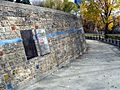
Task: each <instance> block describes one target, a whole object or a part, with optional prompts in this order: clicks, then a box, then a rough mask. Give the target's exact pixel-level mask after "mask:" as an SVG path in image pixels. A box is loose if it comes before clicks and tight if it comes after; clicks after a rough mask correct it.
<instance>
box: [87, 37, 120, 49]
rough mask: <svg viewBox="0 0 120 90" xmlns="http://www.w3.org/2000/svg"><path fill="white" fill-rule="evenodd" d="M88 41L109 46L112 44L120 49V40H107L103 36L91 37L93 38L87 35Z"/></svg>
mask: <svg viewBox="0 0 120 90" xmlns="http://www.w3.org/2000/svg"><path fill="white" fill-rule="evenodd" d="M85 37H86V39H90V40H98V41H101V42H104V43H108V44H112V45H114V46H118V47H119V48H120V39H112V38H107V39H105V38H104V36H102V35H91V36H87V35H85Z"/></svg>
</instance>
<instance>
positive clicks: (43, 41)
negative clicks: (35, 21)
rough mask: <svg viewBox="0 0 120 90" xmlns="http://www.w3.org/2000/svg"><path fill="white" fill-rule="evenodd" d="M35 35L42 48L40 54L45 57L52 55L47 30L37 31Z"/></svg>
mask: <svg viewBox="0 0 120 90" xmlns="http://www.w3.org/2000/svg"><path fill="white" fill-rule="evenodd" d="M35 34H36V38H37V41H38V45H39V48H40V54H41V55H45V54H48V53H50V48H49V44H48V40H47V36H46V32H45V29H36V30H35Z"/></svg>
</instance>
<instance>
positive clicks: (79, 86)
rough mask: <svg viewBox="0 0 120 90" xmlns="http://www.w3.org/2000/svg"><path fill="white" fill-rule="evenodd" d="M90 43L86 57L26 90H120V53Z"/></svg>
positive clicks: (102, 45)
mask: <svg viewBox="0 0 120 90" xmlns="http://www.w3.org/2000/svg"><path fill="white" fill-rule="evenodd" d="M87 43H88V44H89V49H88V51H87V52H86V54H84V55H83V56H81V57H80V58H79V59H76V60H75V61H73V62H71V63H70V64H69V65H68V66H66V67H64V68H62V69H60V70H58V71H57V72H55V73H53V74H52V75H51V76H48V77H47V78H45V79H44V80H42V81H40V82H38V83H35V84H34V85H32V86H30V87H28V88H26V89H25V90H120V51H119V50H118V49H117V48H116V47H114V46H111V45H108V44H105V43H101V42H98V41H93V40H87Z"/></svg>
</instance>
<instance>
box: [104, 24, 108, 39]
mask: <svg viewBox="0 0 120 90" xmlns="http://www.w3.org/2000/svg"><path fill="white" fill-rule="evenodd" d="M108 25H109V24H108V23H106V24H105V30H104V36H105V39H107V38H108V37H107V32H108Z"/></svg>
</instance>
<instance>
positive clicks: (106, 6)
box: [80, 0, 120, 34]
mask: <svg viewBox="0 0 120 90" xmlns="http://www.w3.org/2000/svg"><path fill="white" fill-rule="evenodd" d="M117 9H120V1H119V0H89V1H88V0H83V1H82V4H81V5H80V14H81V16H82V18H83V23H84V24H86V21H87V22H92V23H93V24H94V27H97V28H98V29H99V30H104V32H105V34H106V33H107V31H108V30H112V27H113V25H114V23H115V22H116V23H119V20H120V19H118V18H119V17H120V16H117V18H113V16H114V17H115V15H114V14H113V12H114V11H116V10H117Z"/></svg>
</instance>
